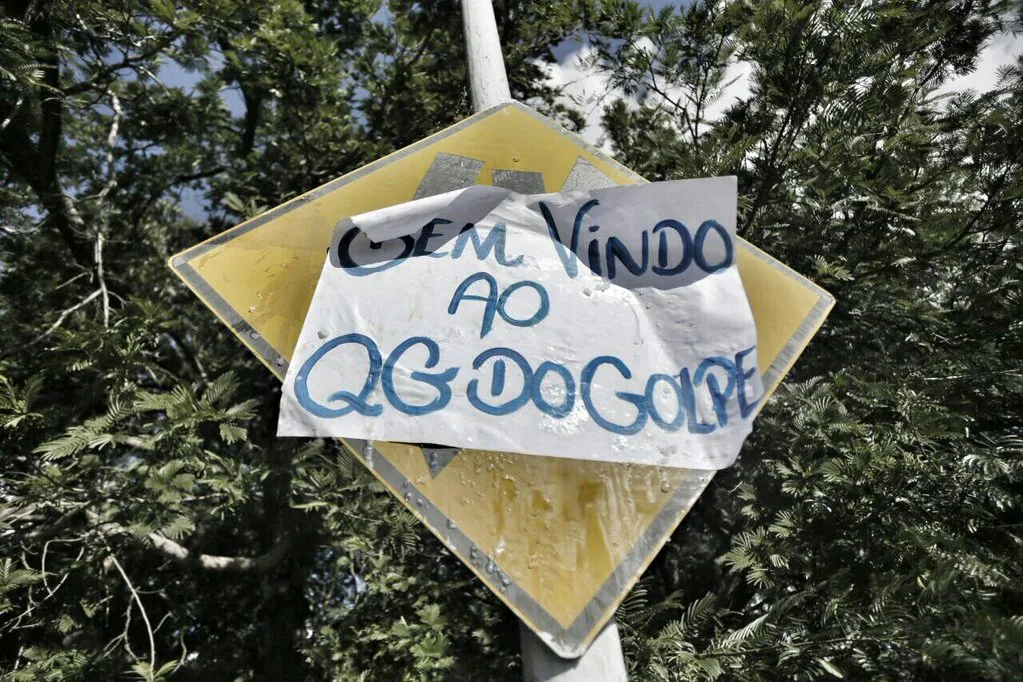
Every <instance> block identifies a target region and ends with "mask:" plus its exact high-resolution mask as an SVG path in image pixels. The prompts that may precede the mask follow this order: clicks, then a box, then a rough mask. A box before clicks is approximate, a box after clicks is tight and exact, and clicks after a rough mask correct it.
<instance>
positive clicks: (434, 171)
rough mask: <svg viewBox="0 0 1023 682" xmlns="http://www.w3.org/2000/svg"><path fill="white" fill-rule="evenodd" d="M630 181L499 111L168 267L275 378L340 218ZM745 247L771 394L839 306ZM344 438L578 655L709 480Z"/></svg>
mask: <svg viewBox="0 0 1023 682" xmlns="http://www.w3.org/2000/svg"><path fill="white" fill-rule="evenodd" d="M637 182H643V179H642V178H640V177H639V176H637V175H636V174H635V173H633V172H631V171H630V170H628V169H627V168H625V167H623V166H621V165H620V164H618V163H616V162H615V161H614V160H612V159H610V158H609V157H608V156H606V155H605V154H603V153H602V152H600V151H598V150H596V149H594V148H592V147H590V146H588V145H587V144H586V143H585V142H583V141H582V140H581V139H580V138H578V137H576V136H575V135H573V134H571V133H568V132H567V131H565V130H563V129H562V128H561V127H559V126H558V125H557V124H555V123H554V122H553V121H550V120H549V119H547V118H545V117H543V116H540V115H539V114H537V113H536V112H534V111H532V110H531V109H529V108H528V107H526V106H524V105H521V104H518V103H510V104H503V105H500V106H498V107H494V108H492V109H489V110H487V111H484V112H481V113H479V114H476V115H475V116H472V117H470V118H468V119H466V120H464V121H462V122H461V123H458V124H456V125H454V126H452V127H451V128H448V129H446V130H444V131H442V132H440V133H437V134H436V135H433V136H432V137H429V138H427V139H425V140H423V141H421V142H418V143H416V144H414V145H412V146H410V147H407V148H405V149H403V150H401V151H399V152H395V153H394V154H391V155H390V156H387V157H385V158H383V159H380V160H379V161H376V162H374V163H372V164H370V165H368V166H366V167H364V168H362V169H360V170H358V171H355V172H353V173H350V174H348V175H345V176H343V177H341V178H338V179H337V180H334V181H333V182H330V183H328V184H326V185H323V186H322V187H319V188H317V189H315V190H313V191H311V192H309V193H307V194H304V195H302V196H300V197H298V198H296V199H293V200H292V201H289V202H288V203H286V204H283V205H281V206H278V207H277V208H274V209H272V210H270V211H268V212H267V213H264V214H263V215H261V216H258V217H256V218H253V219H252V220H250V221H248V222H246V223H242V224H241V225H238V226H237V227H235V228H232V229H230V230H228V231H226V232H224V233H222V234H220V235H217V236H216V237H213V238H212V239H210V240H207V241H205V242H203V243H201V244H198V245H196V246H194V247H192V248H190V249H188V250H186V251H183V252H182V253H180V254H178V255H176V256H174V257H173V258H172V259H171V261H170V265H171V268H172V269H173V270H174V271H175V272H176V273H177V274H178V275H179V276H180V277H181V278H182V279H183V280H184V281H185V283H186V284H188V286H189V287H190V288H191V289H192V290H193V291H194V292H195V293H196V295H197V296H199V298H200V299H202V300H203V302H204V303H206V305H208V306H209V307H210V308H211V309H212V310H213V311H214V313H216V314H217V316H218V317H220V319H221V320H223V321H224V323H225V324H227V325H228V326H229V327H230V328H231V330H232V331H233V332H234V333H235V334H236V335H237V336H238V337H239V338H240V339H241V341H242V343H244V344H245V345H246V346H247V347H248V348H250V349H251V350H252V351H253V352H254V353H256V355H257V356H258V357H259V358H260V359H261V360H262V361H263V362H264V363H265V364H266V365H267V366H268V367H269V368H270V370H271V371H272V372H274V374H276V375H277V377H278V378H283V377H284V375H285V372H286V370H287V364H288V358H289V357H290V356H291V352H292V350H293V349H294V347H295V343H296V341H297V339H298V335H299V332H300V330H301V328H302V323H303V320H304V319H305V315H306V311H307V310H308V308H309V303H310V301H311V300H312V295H313V290H314V289H315V287H316V282H317V280H318V279H319V274H320V270H321V268H322V267H323V262H324V259H325V256H326V249H327V246H328V245H329V243H330V238H331V233H332V231H333V228H334V225H335V224H336V223H337V221H338V220H339V219H340V218H341V217H344V216H351V215H356V214H359V213H363V212H366V211H370V210H373V209H377V208H382V207H384V206H389V205H393V204H397V203H401V202H404V201H409V200H411V199H414V198H417V197H422V196H429V195H431V194H437V193H440V192H445V191H449V190H452V189H457V188H459V187H465V186H469V185H473V184H494V185H499V186H503V187H507V188H509V189H514V190H516V191H519V192H522V193H540V192H558V191H569V190H575V189H592V188H596V187H606V186H611V185H623V184H632V183H637ZM738 254H739V255H738V266H739V272H740V275H741V277H742V280H743V283H744V286H745V288H746V292H747V295H748V296H749V300H750V304H751V306H752V309H753V316H754V319H755V321H756V326H757V336H758V353H759V356H758V361H759V366H760V370H761V372H762V373H763V376H764V385H765V387H766V390H767V393H768V394H769V393H770V392H772V391H773V390H774V389H775V388H776V387H777V385H778V383H779V381H780V380H781V378H782V377H783V376H784V375H785V373H786V372H787V371H788V370H789V368H790V367H791V365H792V363H793V362H794V361H795V359H796V356H797V355H798V354H799V353H800V352H801V351H802V349H803V348H804V347H805V345H806V344H807V343H808V342H809V340H810V338H811V337H812V336H813V334H814V333H815V332H816V331H817V329H818V328H819V327H820V325H821V324H822V323H823V321H824V318H825V316H826V315H827V313H828V311H829V310H830V308H831V306H832V304H833V302H834V301H833V299H832V298H831V296H829V295H828V294H827V293H826V292H825V291H823V290H822V289H820V288H819V287H817V286H816V285H814V284H813V283H812V282H810V281H809V280H807V279H806V278H804V277H802V276H800V275H798V274H797V273H795V272H794V271H792V270H790V269H789V268H787V267H786V266H784V265H782V264H781V263H780V262H778V261H777V260H775V259H773V258H771V257H770V256H768V255H767V254H765V253H764V252H762V251H760V250H759V249H756V248H755V247H753V246H751V245H750V244H748V243H747V242H745V241H742V240H740V241H739V249H738ZM764 402H766V396H765V398H764V400H762V401H761V403H760V404H761V406H762V405H763V404H764ZM344 442H345V444H346V446H347V447H348V448H349V449H350V450H351V451H352V452H353V453H354V454H355V455H356V456H357V457H359V458H360V459H361V460H362V461H363V462H364V463H365V464H366V466H367V467H368V468H370V470H372V471H373V473H374V474H375V475H376V476H377V478H379V479H380V480H381V481H382V482H383V483H384V485H386V486H387V487H388V488H389V489H390V490H391V492H392V493H393V494H394V495H395V496H396V497H397V498H398V499H399V500H401V502H402V503H403V504H405V505H406V506H407V507H408V508H409V509H410V510H411V511H412V512H413V513H415V514H416V515H417V516H419V517H420V518H421V519H422V520H423V521H424V522H425V523H426V524H427V526H429V528H430V529H431V530H432V531H433V532H434V534H436V535H437V537H439V538H440V539H441V541H442V542H444V544H445V545H446V546H447V547H448V548H449V549H450V550H451V551H452V552H454V553H455V554H456V555H457V556H458V557H459V558H460V559H461V560H462V561H464V562H465V563H466V564H467V565H468V566H469V567H470V568H471V569H472V570H473V571H474V572H475V573H476V575H478V576H479V577H480V579H482V580H483V581H484V582H485V583H486V584H487V586H488V587H490V589H491V590H493V591H494V593H495V594H496V595H497V596H498V597H500V598H501V599H502V600H503V601H504V602H505V603H506V604H507V605H508V606H509V607H510V608H511V609H512V610H513V611H514V612H515V613H516V614H517V615H518V616H519V617H520V618H521V619H522V620H523V621H525V622H526V623H527V624H528V625H529V626H530V627H531V628H532V629H533V630H534V631H536V632H537V633H538V634H539V635H540V636H541V638H542V639H543V640H544V641H545V642H547V644H548V645H549V646H550V647H551V648H552V649H553V650H554V651H555V652H557V653H558V654H559V655H561V656H564V657H568V658H572V657H577V656H579V655H581V654H582V653H583V652H584V651H585V649H586V647H587V645H588V644H589V643H590V641H592V639H593V638H594V637H595V636H596V634H597V633H598V632H599V631H600V628H601V627H602V626H603V625H604V624H605V623H606V622H607V620H608V619H609V618H610V617H611V616H612V615H613V613H614V610H615V608H616V607H617V606H618V604H619V603H620V602H621V600H622V599H623V598H624V596H625V595H626V594H627V593H628V591H629V589H630V588H631V587H632V585H633V584H634V583H635V581H636V580H637V579H638V578H639V576H640V575H641V574H642V572H643V571H644V570H645V569H646V567H647V566H648V565H649V563H650V562H651V561H652V560H653V558H654V556H655V555H656V553H657V551H658V550H659V549H660V548H661V546H662V545H663V544H664V542H666V541H667V539H668V537H669V536H670V534H671V532H672V531H673V530H674V529H675V528H676V527H677V526H678V524H679V523H680V522H681V520H682V518H683V517H684V516H685V514H686V512H687V511H688V510H689V508H690V507H691V506H692V504H693V503H694V502H695V501H696V499H697V498H698V497H699V495H700V493H701V492H702V491H703V489H704V488H705V487H706V486H707V484H708V483H709V482H710V479H711V478H712V476H713V472H705V471H694V470H686V469H670V468H660V467H649V466H637V465H629V464H616V463H606V462H596V461H582V460H569V459H557V458H543V457H532V456H528V457H527V456H519V455H511V454H506V453H499V452H486V451H477V450H454V449H447V448H440V449H434V448H431V447H424V448H420V447H419V446H414V445H407V444H396V443H382V442H374V443H364V442H361V441H353V440H346V441H344Z"/></svg>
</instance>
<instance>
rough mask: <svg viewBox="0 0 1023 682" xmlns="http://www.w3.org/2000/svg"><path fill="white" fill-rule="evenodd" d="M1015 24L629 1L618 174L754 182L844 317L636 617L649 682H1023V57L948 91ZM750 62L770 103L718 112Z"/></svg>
mask: <svg viewBox="0 0 1023 682" xmlns="http://www.w3.org/2000/svg"><path fill="white" fill-rule="evenodd" d="M1018 18H1019V17H1018V14H1013V10H1012V8H1007V7H1005V6H1001V5H997V4H995V3H978V2H949V3H934V4H927V5H926V6H925V5H924V4H921V3H913V2H820V3H815V2H806V3H803V2H787V1H784V0H782V1H776V2H748V3H747V2H731V3H718V2H708V3H702V4H700V5H698V6H693V7H689V8H687V9H684V10H682V11H674V10H670V9H666V10H664V11H661V12H658V13H656V14H654V13H650V12H644V11H643V10H641V9H640V8H638V7H636V6H635V5H632V4H629V3H615V4H611V5H607V6H605V8H604V14H603V15H602V16H601V17H600V18H599V20H598V21H597V22H596V24H595V26H594V30H595V32H596V34H597V35H595V37H594V40H595V44H596V45H597V46H598V59H599V63H600V65H601V66H602V68H604V69H605V70H606V71H607V73H608V74H609V75H610V78H611V81H612V83H613V84H615V85H616V86H617V87H620V88H621V89H622V90H623V91H624V92H626V93H629V94H632V95H634V96H635V98H636V100H637V101H638V106H630V105H628V104H627V103H626V102H625V101H618V102H616V103H613V104H611V105H609V106H608V107H607V109H606V111H605V115H604V123H605V126H606V128H607V131H608V135H609V137H610V139H611V141H612V143H613V145H614V147H615V151H616V152H617V154H618V156H619V158H621V159H623V160H624V161H625V162H626V163H627V164H628V165H630V166H632V167H633V168H635V169H636V170H638V171H639V172H641V173H643V174H644V175H645V176H646V177H648V178H650V179H667V178H675V177H692V176H703V175H724V174H735V175H737V176H738V177H739V183H740V186H739V192H740V197H741V199H740V227H739V230H740V232H741V233H742V234H743V235H744V236H745V237H746V238H747V239H750V240H752V241H753V242H754V243H756V244H758V245H760V246H762V247H763V248H765V249H766V250H767V251H769V252H771V253H772V254H774V255H776V256H778V257H779V258H781V259H782V260H783V261H785V262H786V263H788V264H790V265H791V266H793V267H794V268H796V269H797V270H799V271H802V272H804V273H806V274H808V275H810V276H812V277H813V278H814V279H815V280H816V281H818V282H819V283H820V284H821V285H823V286H825V287H826V288H828V289H829V290H830V291H831V292H832V293H833V294H834V295H835V296H836V298H837V299H838V303H837V306H836V308H835V309H834V311H833V312H832V314H831V316H830V318H829V320H828V323H827V325H826V327H825V329H824V330H823V332H822V334H821V335H820V336H819V337H818V338H817V339H816V340H815V341H814V342H813V343H812V344H811V346H810V347H809V349H808V350H807V353H806V355H804V357H803V359H802V360H801V361H800V362H799V364H798V365H797V367H796V371H795V372H794V374H793V375H791V377H790V379H789V381H788V383H787V385H786V386H785V387H784V388H783V389H782V390H781V391H780V393H779V394H778V395H777V396H776V397H775V398H774V399H773V400H772V401H771V403H770V404H769V406H768V407H767V409H766V410H765V412H764V413H763V415H762V416H761V418H760V420H759V421H758V427H757V429H756V432H755V435H754V436H753V437H752V438H751V441H750V442H749V443H748V444H747V446H746V449H745V454H744V455H743V460H742V461H741V462H740V464H739V465H737V466H736V467H733V468H732V469H731V470H729V471H727V472H724V473H723V474H722V475H719V476H718V477H717V478H716V479H715V481H714V484H713V485H712V487H711V488H710V489H709V491H708V493H707V494H705V495H704V497H703V499H702V500H701V502H700V503H699V505H698V506H697V508H696V509H695V510H694V512H693V514H692V515H691V516H690V518H689V519H688V520H687V521H686V522H685V523H684V524H683V525H682V527H681V528H680V530H679V531H678V532H677V533H676V535H675V537H674V539H673V542H672V543H671V544H670V545H669V546H668V547H667V548H666V550H665V551H664V552H662V554H661V556H660V557H658V559H657V561H656V564H655V566H654V568H653V569H652V570H651V572H650V573H649V575H648V576H647V578H646V580H645V581H644V582H643V584H642V590H641V591H640V592H639V593H638V594H634V595H633V598H632V599H631V600H630V603H629V604H627V606H628V608H627V609H625V610H624V612H623V613H622V614H621V615H622V618H623V620H624V622H625V623H626V624H627V632H628V649H629V653H630V654H631V656H630V662H631V665H632V667H633V670H634V673H635V675H636V677H637V678H638V679H661V680H688V679H715V678H720V679H726V678H727V679H732V678H734V679H818V678H821V679H827V678H829V677H843V676H844V677H847V678H855V679H941V680H944V679H956V678H960V679H971V680H981V679H983V680H1000V679H1006V680H1008V679H1015V678H1017V677H1018V675H1019V671H1020V670H1021V669H1023V593H1021V591H1020V587H1019V586H1020V584H1021V582H1020V579H1021V577H1023V574H1021V568H1020V566H1021V563H1020V559H1021V557H1023V551H1021V550H1023V547H1021V536H1020V531H1021V530H1023V523H1021V521H1023V516H1021V514H1020V508H1019V506H1020V493H1021V491H1023V487H1021V483H1020V473H1021V461H1020V457H1021V454H1023V431H1021V422H1020V415H1021V414H1023V409H1021V408H1023V402H1021V400H1023V372H1021V371H1020V367H1021V365H1020V361H1021V358H1023V345H1021V342H1023V334H1021V331H1023V329H1021V326H1020V320H1021V319H1023V295H1021V293H1023V292H1021V284H1020V280H1021V275H1023V262H1021V259H1020V256H1019V248H1020V235H1021V232H1020V230H1021V225H1023V222H1021V218H1023V212H1021V210H1020V209H1021V206H1023V201H1021V200H1023V154H1021V151H1023V137H1021V135H1020V131H1021V130H1023V127H1021V124H1023V107H1021V103H1023V64H1019V63H1017V64H1015V65H1013V66H1012V67H1010V68H1006V69H1004V70H1003V72H1002V73H1000V74H999V77H1000V79H999V83H998V87H997V88H996V89H995V90H994V91H992V92H989V93H984V94H978V93H972V92H967V93H963V94H954V95H948V94H941V90H940V88H941V86H942V84H943V83H945V82H947V80H948V79H949V78H951V77H953V76H955V75H957V74H963V73H967V72H969V71H970V70H971V69H973V67H974V65H975V63H976V61H977V56H978V52H979V50H980V49H981V48H982V46H983V45H984V44H985V43H986V42H987V41H989V40H991V39H993V38H995V37H996V36H997V35H998V34H999V32H1001V31H1012V30H1014V29H1016V28H1018ZM737 61H741V62H744V63H746V64H749V65H750V67H751V69H752V71H751V74H750V80H749V82H750V86H751V90H752V92H751V95H750V96H749V98H748V99H745V100H743V101H739V102H733V103H731V104H730V105H728V103H724V106H722V107H721V109H723V113H721V114H720V115H718V116H717V117H710V116H708V115H707V111H708V108H709V107H711V106H712V105H714V104H717V102H715V100H716V98H717V97H718V96H719V95H720V93H721V90H722V86H723V85H724V84H726V83H727V79H728V78H729V76H730V74H732V73H735V70H734V68H733V69H730V65H731V64H733V63H735V62H737ZM721 109H719V110H721ZM667 605H670V607H667Z"/></svg>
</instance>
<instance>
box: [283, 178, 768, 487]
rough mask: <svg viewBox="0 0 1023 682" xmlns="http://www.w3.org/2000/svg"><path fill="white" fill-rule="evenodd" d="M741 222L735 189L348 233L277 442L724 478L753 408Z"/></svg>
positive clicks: (394, 214)
mask: <svg viewBox="0 0 1023 682" xmlns="http://www.w3.org/2000/svg"><path fill="white" fill-rule="evenodd" d="M735 215H736V181H735V178H734V177H726V178H707V179H701V180H684V181H676V182H663V183H651V184H646V185H636V186H629V187H612V188H608V189H600V190H593V191H589V192H573V193H566V194H538V195H521V194H516V193H514V192H511V191H509V190H505V189H500V188H496V187H486V186H476V187H471V188H468V189H465V190H459V191H456V192H450V193H448V194H443V195H439V196H434V197H429V198H426V199H421V200H418V201H412V202H409V203H405V204H400V205H397V206H392V207H390V208H386V209H382V210H379V211H373V212H372V213H366V214H364V215H360V216H355V217H354V218H350V219H348V218H346V219H344V220H342V221H341V222H340V223H339V224H338V226H337V229H336V230H335V234H334V238H333V241H332V243H331V247H330V251H329V254H328V257H327V261H326V262H325V263H324V266H323V272H322V274H321V275H320V280H319V283H318V285H317V288H316V294H315V296H314V297H313V301H312V305H311V307H310V309H309V313H308V315H307V317H306V320H305V324H304V325H303V327H302V333H301V336H300V337H299V341H298V345H297V347H296V348H295V353H294V357H293V358H292V360H291V364H290V365H289V368H288V373H287V377H286V379H285V383H284V393H283V398H282V400H281V415H280V423H279V426H278V435H281V436H348V437H354V438H363V439H374V440H387V441H399V442H409V443H435V444H444V445H451V446H457V447H463V448H477V449H486V450H498V451H506V452H517V453H523V454H530V455H548V456H556V457H572V458H578V459H594V460H605V461H615V462H635V463H642V464H656V465H662V466H674V467H686V468H694V469H720V468H723V467H726V466H728V465H730V464H731V463H732V462H733V461H734V460H735V458H736V456H737V455H738V453H739V448H740V447H741V445H742V442H743V440H744V439H745V438H746V436H747V435H748V434H749V432H750V429H751V420H752V417H753V413H754V412H755V407H756V406H757V404H758V402H759V401H760V399H761V397H762V395H763V385H762V383H761V378H760V374H759V372H758V371H757V347H756V343H757V336H756V329H755V328H754V325H753V315H752V313H751V311H750V306H749V302H748V301H747V299H746V293H745V291H744V290H743V287H742V282H741V280H740V279H739V273H738V271H737V269H736V266H735V257H736V245H735Z"/></svg>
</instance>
